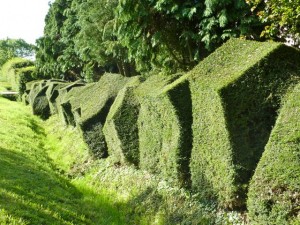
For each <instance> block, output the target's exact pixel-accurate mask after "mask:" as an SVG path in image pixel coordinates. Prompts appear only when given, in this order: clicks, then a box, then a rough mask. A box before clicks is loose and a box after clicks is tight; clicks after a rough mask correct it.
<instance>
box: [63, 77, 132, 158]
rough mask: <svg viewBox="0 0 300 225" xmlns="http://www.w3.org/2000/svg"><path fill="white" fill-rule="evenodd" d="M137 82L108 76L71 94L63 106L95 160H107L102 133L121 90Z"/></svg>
mask: <svg viewBox="0 0 300 225" xmlns="http://www.w3.org/2000/svg"><path fill="white" fill-rule="evenodd" d="M131 79H135V78H127V77H123V76H122V75H120V74H110V73H107V74H104V75H103V76H102V77H101V78H100V80H99V81H98V82H96V83H92V84H89V85H87V86H86V87H82V88H76V89H74V91H73V90H72V91H70V93H68V95H67V96H66V97H65V101H64V102H63V103H62V104H61V105H62V108H63V109H64V110H65V112H66V111H68V116H69V118H68V119H70V121H74V123H75V124H76V125H78V127H79V129H80V130H81V132H82V136H83V139H84V140H85V142H86V144H87V145H88V146H89V149H90V150H91V152H92V153H93V155H94V156H95V157H98V158H103V157H107V156H108V153H107V145H106V141H105V138H104V134H103V131H102V128H103V125H104V123H105V120H106V116H107V114H108V112H109V109H110V107H111V105H112V104H113V102H114V99H115V97H116V96H117V94H118V92H119V90H121V89H122V88H123V87H124V86H125V85H126V83H127V82H129V81H130V80H131Z"/></svg>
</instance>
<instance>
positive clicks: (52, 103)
mask: <svg viewBox="0 0 300 225" xmlns="http://www.w3.org/2000/svg"><path fill="white" fill-rule="evenodd" d="M68 84H69V83H66V82H65V81H63V80H61V81H56V82H51V83H50V84H49V87H48V89H47V91H46V96H47V99H48V102H49V107H50V112H51V114H52V115H54V114H57V104H56V99H57V97H58V95H59V89H61V88H63V87H65V86H67V85H68Z"/></svg>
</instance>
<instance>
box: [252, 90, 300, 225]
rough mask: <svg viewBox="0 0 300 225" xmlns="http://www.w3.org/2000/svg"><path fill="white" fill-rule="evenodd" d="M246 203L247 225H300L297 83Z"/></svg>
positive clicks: (283, 108)
mask: <svg viewBox="0 0 300 225" xmlns="http://www.w3.org/2000/svg"><path fill="white" fill-rule="evenodd" d="M247 203H248V210H249V218H250V221H251V224H282V225H285V224H286V225H288V224H300V84H298V85H297V86H296V88H294V90H293V91H291V92H290V93H289V94H288V95H287V97H286V98H285V100H284V104H283V107H282V108H281V110H280V113H279V116H278V119H277V121H276V125H275V127H274V129H273V130H272V134H271V137H270V139H269V141H268V144H267V146H266V149H265V151H264V153H263V156H262V158H261V160H260V161H259V163H258V166H257V168H256V170H255V174H254V176H253V177H252V180H251V182H250V187H249V194H248V202H247Z"/></svg>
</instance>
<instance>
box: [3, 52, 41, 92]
mask: <svg viewBox="0 0 300 225" xmlns="http://www.w3.org/2000/svg"><path fill="white" fill-rule="evenodd" d="M35 76H36V74H35V67H34V66H33V62H32V61H31V60H28V59H24V58H12V59H9V60H8V61H7V62H6V63H4V65H3V66H2V68H1V71H0V77H2V79H4V80H7V82H8V83H10V86H11V88H12V89H13V90H15V91H17V92H19V95H20V96H22V95H23V93H24V92H25V90H26V83H27V82H29V81H32V80H34V79H35Z"/></svg>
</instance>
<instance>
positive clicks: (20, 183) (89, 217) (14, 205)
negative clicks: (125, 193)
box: [0, 98, 123, 225]
mask: <svg viewBox="0 0 300 225" xmlns="http://www.w3.org/2000/svg"><path fill="white" fill-rule="evenodd" d="M0 127H1V129H0V139H1V142H0V224H1V225H5V224H123V222H122V216H121V215H120V214H119V211H118V210H117V208H116V205H115V206H113V205H112V199H111V198H112V197H108V196H109V195H108V194H107V193H104V192H103V191H102V192H101V193H100V192H98V193H95V192H94V191H93V190H91V189H90V188H89V187H88V186H86V185H84V183H82V182H80V181H76V182H73V183H71V182H70V181H68V180H67V179H65V178H64V177H62V176H61V175H59V173H58V172H56V171H57V170H56V168H55V166H54V164H53V162H52V161H51V159H50V158H49V157H48V156H47V154H46V152H45V147H47V148H48V150H49V148H50V147H51V145H49V141H48V140H47V141H46V139H45V134H44V130H43V128H42V127H41V121H40V120H38V119H37V118H35V117H33V116H32V115H31V114H30V112H29V109H28V108H26V107H24V106H22V105H21V104H20V103H16V102H10V101H8V100H5V99H3V98H0ZM45 143H46V144H47V145H46V146H45Z"/></svg>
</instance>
